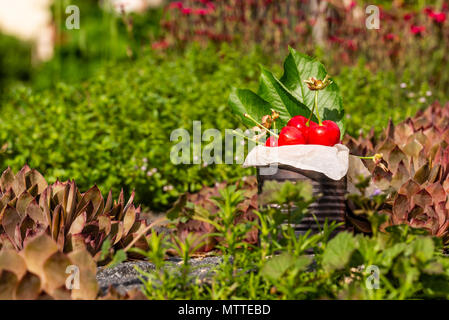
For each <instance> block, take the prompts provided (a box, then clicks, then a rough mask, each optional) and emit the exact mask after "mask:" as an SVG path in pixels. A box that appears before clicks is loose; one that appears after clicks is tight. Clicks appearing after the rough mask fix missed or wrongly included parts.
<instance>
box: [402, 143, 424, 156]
mask: <svg viewBox="0 0 449 320" xmlns="http://www.w3.org/2000/svg"><path fill="white" fill-rule="evenodd" d="M422 148H423V146H422V144H421V143H419V142H418V141H417V140H416V139H414V140H412V141H410V142H409V143H407V144H406V145H405V146H404V147H403V148H402V150H403V151H404V153H405V154H406V155H408V156H409V157H418V155H419V152H420V151H421V150H422Z"/></svg>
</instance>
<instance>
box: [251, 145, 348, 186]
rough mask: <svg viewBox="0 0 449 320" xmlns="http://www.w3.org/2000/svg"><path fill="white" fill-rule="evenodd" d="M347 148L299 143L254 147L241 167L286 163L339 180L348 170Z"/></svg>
mask: <svg viewBox="0 0 449 320" xmlns="http://www.w3.org/2000/svg"><path fill="white" fill-rule="evenodd" d="M348 163H349V149H348V148H347V147H346V146H344V145H342V144H336V145H335V146H333V147H327V146H321V145H314V144H301V145H291V146H281V147H266V146H262V145H259V146H256V147H254V148H253V149H252V150H251V152H250V153H249V154H248V156H247V157H246V159H245V163H244V164H243V167H245V168H247V167H264V166H270V165H276V164H278V165H287V166H291V167H295V168H297V169H301V170H311V171H316V172H320V173H323V174H324V175H326V176H327V177H329V178H330V179H333V180H340V179H341V178H343V177H344V176H345V175H346V173H347V172H348Z"/></svg>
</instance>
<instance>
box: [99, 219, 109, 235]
mask: <svg viewBox="0 0 449 320" xmlns="http://www.w3.org/2000/svg"><path fill="white" fill-rule="evenodd" d="M98 228H99V229H100V231H103V232H104V233H105V235H108V234H109V233H110V232H111V218H109V216H107V215H105V214H102V215H99V216H98Z"/></svg>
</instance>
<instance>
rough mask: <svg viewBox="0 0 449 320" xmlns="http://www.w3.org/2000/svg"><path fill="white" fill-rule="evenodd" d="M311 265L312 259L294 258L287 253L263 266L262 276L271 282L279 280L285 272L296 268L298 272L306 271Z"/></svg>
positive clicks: (304, 257) (305, 257) (306, 257)
mask: <svg viewBox="0 0 449 320" xmlns="http://www.w3.org/2000/svg"><path fill="white" fill-rule="evenodd" d="M310 263H311V258H310V257H308V256H299V257H296V258H295V257H294V256H292V255H290V254H289V253H287V252H284V253H282V254H280V255H278V256H275V257H273V258H271V259H270V260H269V261H267V263H266V264H265V265H264V266H263V268H262V270H261V274H262V276H264V277H265V278H267V279H271V280H274V281H276V280H278V279H279V278H280V277H282V276H283V275H284V274H285V272H286V271H287V270H288V269H290V268H292V267H294V268H295V269H297V271H304V270H306V269H307V267H308V266H309V265H310Z"/></svg>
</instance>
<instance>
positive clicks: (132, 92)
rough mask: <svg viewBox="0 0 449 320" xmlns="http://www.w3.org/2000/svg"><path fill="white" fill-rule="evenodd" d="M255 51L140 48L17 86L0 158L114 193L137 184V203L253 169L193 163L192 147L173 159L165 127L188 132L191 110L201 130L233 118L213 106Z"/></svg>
mask: <svg viewBox="0 0 449 320" xmlns="http://www.w3.org/2000/svg"><path fill="white" fill-rule="evenodd" d="M260 61H264V57H263V55H262V54H261V53H260V52H258V51H254V52H253V54H250V55H247V56H246V57H244V58H243V59H242V57H241V56H240V54H239V53H238V52H235V51H234V50H233V49H232V48H231V47H228V46H223V47H222V48H221V49H218V53H217V48H215V47H210V48H208V49H204V50H203V49H201V48H199V47H196V46H192V47H190V48H189V49H188V50H187V51H186V52H185V53H183V54H181V55H179V54H176V53H167V54H158V53H148V54H146V55H145V57H144V58H142V59H138V60H137V61H135V62H133V63H132V64H131V63H122V64H117V65H114V66H113V67H111V68H107V69H105V70H103V72H101V73H100V74H99V75H97V76H95V77H92V79H91V80H89V81H88V82H86V83H81V84H74V85H72V84H64V83H59V84H57V85H56V88H54V89H53V90H51V91H50V90H49V91H42V92H40V91H33V90H32V89H30V88H25V87H20V88H17V89H16V90H14V91H12V92H11V93H10V94H9V98H5V101H6V102H5V103H4V104H3V105H2V112H3V117H2V118H1V119H0V141H1V142H2V144H1V145H2V146H3V145H4V144H5V143H7V144H8V148H7V150H6V152H5V153H3V154H1V155H0V164H1V166H2V167H4V168H6V167H7V166H10V167H11V168H12V169H14V170H19V169H20V168H21V167H22V165H23V163H28V164H29V165H30V166H32V167H34V168H37V169H38V170H40V171H41V172H46V178H47V180H48V181H49V182H55V181H56V179H59V180H67V179H69V178H70V179H75V180H76V182H77V184H78V185H79V187H80V188H81V189H85V190H87V188H89V187H90V186H92V185H94V184H97V185H98V187H99V188H100V189H101V190H102V191H104V190H109V189H112V191H113V192H114V193H119V192H120V189H121V187H123V189H124V192H125V193H129V194H130V193H131V191H132V190H135V191H136V201H138V202H139V203H142V204H143V205H146V206H149V207H151V209H153V210H157V211H163V210H166V209H167V208H169V207H170V206H171V204H172V202H173V201H174V200H176V199H177V198H178V197H179V196H180V195H181V194H183V193H184V192H186V191H188V192H196V191H198V190H200V189H202V188H203V186H204V185H208V186H210V185H213V184H214V183H215V182H216V181H224V180H228V181H236V180H237V178H239V177H241V175H242V174H247V173H249V172H251V171H250V170H243V169H242V168H241V166H240V165H239V164H235V165H224V164H210V165H204V164H203V162H201V163H200V164H202V165H198V164H197V163H193V160H192V159H193V156H194V155H193V154H192V153H191V154H190V160H191V164H186V165H176V164H174V163H172V161H171V160H170V150H171V148H172V146H173V145H175V144H176V143H178V141H177V140H174V141H170V135H171V133H172V131H173V130H175V129H185V130H187V131H188V132H189V134H190V138H191V139H192V137H193V135H192V133H193V129H192V121H193V120H201V125H202V131H204V130H207V129H211V128H216V129H219V130H221V131H222V132H223V133H224V130H225V129H233V128H237V127H238V121H237V120H236V119H234V118H232V117H217V114H224V113H225V112H226V110H227V107H226V97H227V96H228V94H229V91H230V89H231V86H232V85H239V84H243V83H248V82H249V83H252V82H253V80H254V79H255V76H256V74H255V72H254V69H255V68H256V66H257V63H259V62H260ZM161 83H163V84H164V85H161ZM37 140H38V141H41V143H39V144H37V143H36V141H37ZM208 143H209V142H208V141H204V142H202V150H204V148H205V146H206V145H207V144H208ZM222 143H223V144H224V142H222ZM50 149H51V152H48V150H50ZM199 158H200V159H199V160H201V155H200V157H199ZM242 160H243V159H239V160H237V161H236V162H240V161H242ZM195 162H197V160H195Z"/></svg>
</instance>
